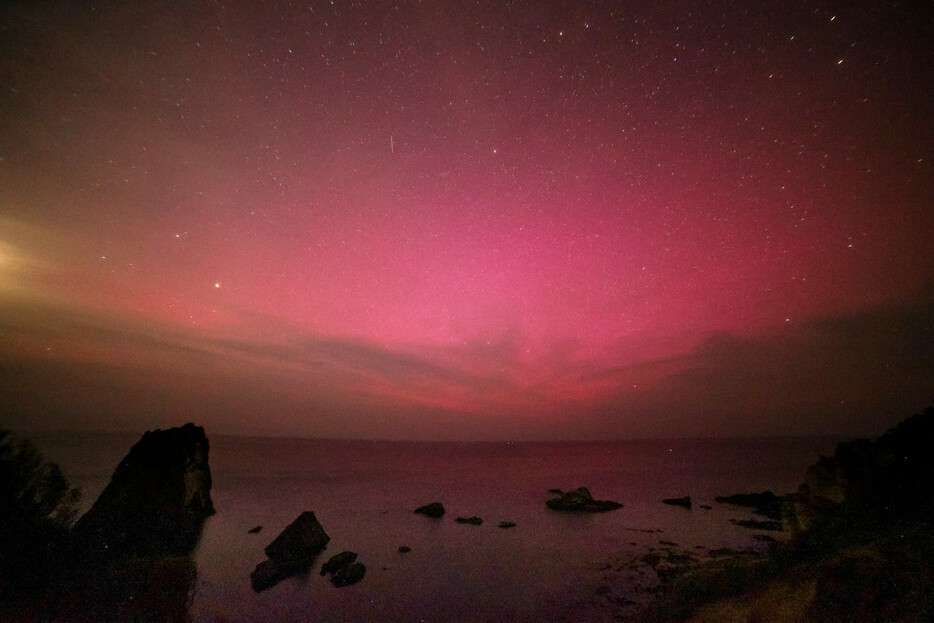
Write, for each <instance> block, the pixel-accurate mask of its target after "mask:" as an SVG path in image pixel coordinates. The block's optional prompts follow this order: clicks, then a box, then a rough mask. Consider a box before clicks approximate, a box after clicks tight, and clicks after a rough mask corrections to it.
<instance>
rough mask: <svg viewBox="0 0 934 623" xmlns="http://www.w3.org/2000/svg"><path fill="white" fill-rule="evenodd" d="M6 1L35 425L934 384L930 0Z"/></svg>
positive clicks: (501, 413) (829, 425)
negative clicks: (826, 0)
mask: <svg viewBox="0 0 934 623" xmlns="http://www.w3.org/2000/svg"><path fill="white" fill-rule="evenodd" d="M780 4H781V3H779V4H776V5H775V6H771V5H770V6H768V7H763V6H761V5H760V3H748V2H743V1H739V0H735V1H731V2H725V3H721V2H688V3H684V2H657V1H653V2H634V3H626V4H625V6H623V5H618V3H605V2H583V3H574V4H572V5H570V6H567V7H563V8H562V7H558V6H557V5H555V3H552V2H530V3H504V2H489V3H487V2H480V3H453V2H442V3H417V2H400V3H384V2H369V1H365V2H341V1H338V0H335V1H334V2H330V1H324V2H294V3H257V2H248V3H230V4H221V3H207V4H201V5H196V6H187V7H182V6H178V7H166V6H163V5H162V4H161V3H154V2H148V1H144V2H136V3H129V4H126V3H114V2H104V3H99V4H94V3H77V4H76V3H66V2H47V3H41V4H39V3H18V2H11V3H5V4H4V6H3V7H2V9H0V83H2V93H0V391H2V396H3V401H4V402H5V403H6V405H5V407H4V409H5V412H4V414H3V415H4V419H5V420H7V421H8V422H10V424H9V425H10V426H14V427H19V428H27V429H29V428H33V429H47V428H66V429H69V428H92V429H111V428H115V429H134V430H135V429H137V428H153V427H156V426H164V425H173V424H176V423H181V422H182V421H183V420H185V421H187V420H194V421H197V422H199V423H201V424H204V425H205V426H208V427H209V429H210V428H213V429H214V430H215V431H216V432H217V433H225V432H230V433H248V434H270V435H278V434H283V435H291V434H295V435H305V436H322V437H375V438H419V439H422V438H430V439H436V438H441V439H448V438H453V439H513V438H603V437H609V438H615V437H644V436H671V435H675V436H695V435H718V436H719V435H750V434H795V433H822V432H823V433H850V432H858V433H864V432H865V433H876V432H878V429H880V428H883V427H884V426H886V425H888V424H890V423H892V422H894V421H896V420H898V419H901V418H902V417H904V416H906V415H908V414H909V413H910V412H911V411H913V410H918V409H921V408H922V407H924V406H928V405H930V404H934V361H932V360H934V355H932V352H934V347H932V330H931V323H932V321H934V318H932V310H934V304H932V297H931V292H932V291H934V288H932V285H934V280H932V275H934V261H932V255H931V252H930V249H931V241H932V240H934V225H932V213H934V206H932V199H934V192H932V191H934V184H932V175H931V171H932V169H931V161H932V158H934V153H932V146H934V132H932V124H931V119H932V118H934V116H932V113H934V111H932V106H931V102H930V93H931V92H934V80H932V70H931V67H932V66H934V65H932V60H934V59H932V58H931V52H930V49H929V45H928V44H929V41H928V36H929V35H930V30H931V28H930V20H929V17H927V16H926V15H924V14H923V11H921V9H917V10H916V9H914V8H912V7H911V6H901V5H896V6H893V7H890V6H888V5H883V4H882V3H875V2H866V3H856V4H854V5H852V6H849V5H848V6H846V7H836V8H834V9H831V5H830V4H826V5H825V4H823V3H817V4H806V5H801V6H797V5H792V6H780Z"/></svg>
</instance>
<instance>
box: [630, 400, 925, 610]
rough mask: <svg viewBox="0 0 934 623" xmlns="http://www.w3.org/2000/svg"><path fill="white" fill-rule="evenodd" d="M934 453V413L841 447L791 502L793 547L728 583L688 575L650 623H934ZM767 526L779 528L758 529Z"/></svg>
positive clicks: (787, 517)
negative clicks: (765, 622)
mask: <svg viewBox="0 0 934 623" xmlns="http://www.w3.org/2000/svg"><path fill="white" fill-rule="evenodd" d="M932 449H934V409H928V410H926V411H925V412H924V413H922V414H919V415H915V416H913V417H911V418H908V419H907V420H905V421H903V422H902V423H901V424H899V425H898V426H896V427H895V428H893V429H891V430H889V431H888V432H886V433H885V434H884V435H882V436H881V437H879V438H877V439H875V440H873V441H869V440H865V439H858V440H854V441H848V442H845V443H841V444H839V445H838V446H837V448H836V451H835V452H834V455H833V456H830V457H821V458H820V459H819V460H818V461H817V463H815V464H814V465H813V466H812V467H811V468H809V469H808V471H807V475H806V477H805V480H804V482H803V483H802V484H801V486H800V487H799V489H798V492H797V493H796V494H793V495H788V496H785V504H784V507H783V511H784V517H783V519H784V522H785V526H786V527H787V528H789V529H790V530H791V532H792V538H791V540H790V542H789V543H788V544H787V545H775V544H773V546H772V548H771V551H772V555H771V557H770V558H769V559H768V560H767V561H766V562H763V563H749V564H748V565H746V566H745V567H744V568H740V567H735V568H731V569H730V572H729V576H728V577H724V575H723V572H722V569H718V568H717V567H710V566H704V567H701V568H700V569H698V570H697V572H692V573H689V574H685V575H684V576H683V577H681V578H678V579H677V580H675V581H674V582H673V583H672V584H671V585H666V586H665V587H664V589H663V591H662V598H661V600H660V601H659V603H658V605H657V607H656V608H655V613H654V616H648V615H647V616H645V617H643V620H647V621H684V620H698V621H700V620H703V621H720V620H730V621H756V620H769V621H788V622H789V623H790V622H791V621H795V622H797V621H855V622H862V621H866V622H868V621H903V622H911V623H921V622H923V621H924V622H926V621H930V620H931V614H932V613H934V574H932V572H931V560H934V536H932V535H934V519H932V517H934V452H932ZM766 493H768V492H766ZM756 495H760V494H756ZM776 497H777V496H776ZM718 501H721V500H720V499H718ZM740 501H743V500H742V499H740ZM745 501H747V502H749V504H747V505H749V506H753V507H754V508H758V507H759V502H761V500H756V499H754V498H749V499H747V500H745ZM757 512H759V511H758V510H757ZM760 514H765V513H760ZM773 515H774V512H773ZM737 523H740V524H743V523H744V522H737ZM763 523H768V524H772V525H777V524H778V522H777V521H775V520H773V521H771V522H757V524H756V525H754V526H750V527H755V528H757V529H762V528H763V527H764V526H762V525H761V524H763ZM734 571H735V573H734ZM712 572H718V573H719V575H718V574H716V573H714V574H712ZM777 604H781V607H780V608H777V607H776V605H777ZM650 614H651V613H650Z"/></svg>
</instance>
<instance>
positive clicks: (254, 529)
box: [246, 526, 263, 534]
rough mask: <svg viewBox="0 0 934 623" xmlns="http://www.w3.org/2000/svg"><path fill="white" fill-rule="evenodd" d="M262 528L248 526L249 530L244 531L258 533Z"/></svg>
mask: <svg viewBox="0 0 934 623" xmlns="http://www.w3.org/2000/svg"><path fill="white" fill-rule="evenodd" d="M262 529H263V527H262V526H254V527H252V528H250V529H249V530H247V531H246V532H247V534H259V533H260V530H262Z"/></svg>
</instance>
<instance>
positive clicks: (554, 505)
mask: <svg viewBox="0 0 934 623" xmlns="http://www.w3.org/2000/svg"><path fill="white" fill-rule="evenodd" d="M545 505H546V506H547V507H548V508H550V509H552V510H556V511H572V512H578V513H605V512H606V511H612V510H616V509H617V508H622V506H623V505H622V504H620V503H619V502H613V501H611V500H595V499H593V496H591V495H590V491H588V490H587V488H586V487H580V488H579V489H575V490H574V491H568V492H566V493H562V494H561V495H560V496H559V497H556V498H552V499H550V500H548V501H547V502H545Z"/></svg>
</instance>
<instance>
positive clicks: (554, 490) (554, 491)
mask: <svg viewBox="0 0 934 623" xmlns="http://www.w3.org/2000/svg"><path fill="white" fill-rule="evenodd" d="M548 493H557V494H561V493H564V492H563V491H562V490H561V489H549V490H548Z"/></svg>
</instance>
